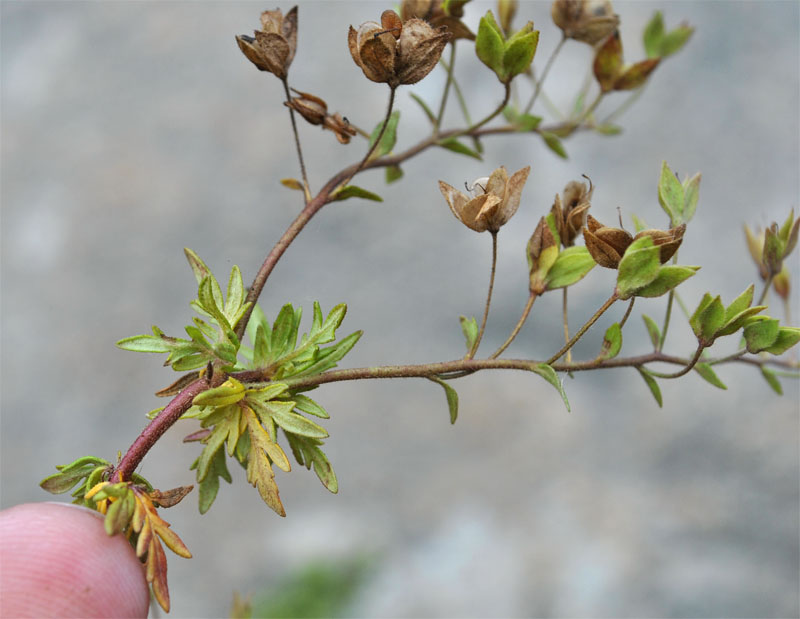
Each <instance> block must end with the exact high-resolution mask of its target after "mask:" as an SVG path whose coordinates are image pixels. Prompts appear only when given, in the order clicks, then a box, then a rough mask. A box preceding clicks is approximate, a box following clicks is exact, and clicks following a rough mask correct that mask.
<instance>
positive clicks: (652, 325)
mask: <svg viewBox="0 0 800 619" xmlns="http://www.w3.org/2000/svg"><path fill="white" fill-rule="evenodd" d="M642 319H644V324H645V326H646V327H647V333H648V335H650V341H651V342H652V344H653V348H655V349H656V350H658V345H659V343H660V342H661V331H660V330H659V328H658V325H657V324H656V322H655V320H653V319H652V318H650V316H647V315H646V314H642Z"/></svg>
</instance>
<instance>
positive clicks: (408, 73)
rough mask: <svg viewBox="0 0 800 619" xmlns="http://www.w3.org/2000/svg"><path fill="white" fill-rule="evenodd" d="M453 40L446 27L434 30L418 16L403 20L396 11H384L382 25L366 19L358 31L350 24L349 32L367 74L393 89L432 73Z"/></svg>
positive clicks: (356, 59) (354, 52) (356, 58)
mask: <svg viewBox="0 0 800 619" xmlns="http://www.w3.org/2000/svg"><path fill="white" fill-rule="evenodd" d="M386 26H388V28H387V27H386ZM449 39H450V34H449V33H448V32H447V30H446V29H444V28H440V29H438V30H434V29H433V28H431V26H430V25H429V24H428V23H426V22H425V21H423V20H421V19H418V18H413V19H409V20H408V21H406V22H402V21H401V20H400V18H399V17H398V16H397V14H396V13H394V12H393V11H384V14H383V15H381V23H380V24H378V23H376V22H366V23H363V24H361V26H359V28H358V30H356V29H355V28H353V27H352V26H350V30H349V31H348V34H347V43H348V47H349V48H350V55H351V56H352V57H353V61H354V62H355V63H356V64H357V65H358V66H359V67H361V70H362V71H363V72H364V75H366V76H367V78H368V79H370V80H372V81H373V82H385V83H387V84H389V86H391V87H392V88H396V87H397V86H399V85H401V84H414V83H416V82H418V81H419V80H421V79H422V78H423V77H425V76H426V75H427V74H428V73H430V72H431V71H432V70H433V67H435V66H436V63H437V62H439V58H440V57H441V55H442V51H443V50H444V46H445V44H446V43H447V41H448V40H449Z"/></svg>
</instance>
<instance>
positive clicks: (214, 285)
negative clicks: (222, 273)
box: [183, 247, 223, 307]
mask: <svg viewBox="0 0 800 619" xmlns="http://www.w3.org/2000/svg"><path fill="white" fill-rule="evenodd" d="M183 253H184V254H186V259H187V260H188V261H189V266H191V267H192V272H194V277H195V279H196V280H197V285H198V286H199V285H200V284H202V283H203V280H204V279H205V278H209V279H210V280H211V293H212V296H213V298H214V305H216V306H217V307H223V305H222V290H221V289H220V287H219V282H218V281H217V278H216V277H214V274H213V273H212V272H211V269H209V268H208V267H207V266H206V263H205V262H203V261H202V260H200V256H198V255H197V254H196V253H194V252H193V251H192V250H191V249H189V248H188V247H184V248H183Z"/></svg>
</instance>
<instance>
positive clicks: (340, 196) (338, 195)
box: [331, 185, 383, 202]
mask: <svg viewBox="0 0 800 619" xmlns="http://www.w3.org/2000/svg"><path fill="white" fill-rule="evenodd" d="M349 198H363V199H364V200H372V201H373V202H383V198H381V197H380V196H379V195H378V194H377V193H372V192H371V191H367V190H366V189H363V188H362V187H358V186H357V185H346V186H344V187H341V188H339V189H337V190H336V191H334V192H333V193H332V194H331V201H340V200H347V199H349Z"/></svg>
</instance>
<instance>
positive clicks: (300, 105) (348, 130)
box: [284, 88, 356, 188]
mask: <svg viewBox="0 0 800 619" xmlns="http://www.w3.org/2000/svg"><path fill="white" fill-rule="evenodd" d="M292 90H293V91H294V92H295V93H297V96H296V97H292V99H291V100H289V101H286V102H284V105H285V106H287V107H290V108H292V109H293V110H295V111H296V112H297V113H298V114H300V116H302V117H303V118H305V119H306V121H308V122H309V123H310V124H312V125H322V128H323V129H328V130H329V131H333V133H334V134H335V135H336V139H337V140H338V141H339V143H340V144H347V143H348V142H350V138H351V137H353V136H354V135H355V134H356V130H355V129H353V127H351V126H350V123H349V122H347V120H345V118H344V117H343V116H342V115H341V114H339V113H338V112H337V113H336V114H328V104H327V103H325V101H324V100H323V99H320V98H319V97H316V96H314V95H312V94H310V93H307V92H300V91H299V90H296V89H295V88H292ZM300 188H302V186H301V187H300Z"/></svg>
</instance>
